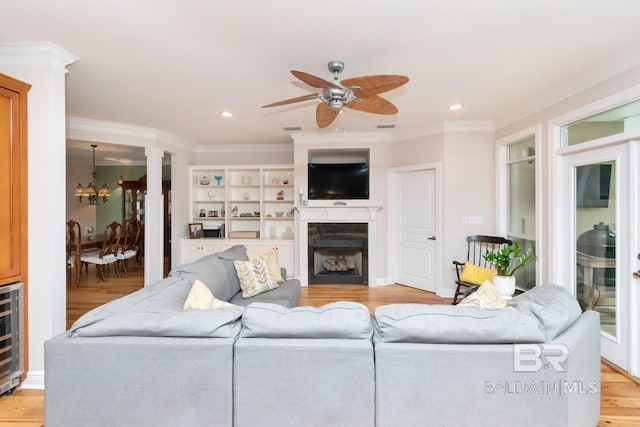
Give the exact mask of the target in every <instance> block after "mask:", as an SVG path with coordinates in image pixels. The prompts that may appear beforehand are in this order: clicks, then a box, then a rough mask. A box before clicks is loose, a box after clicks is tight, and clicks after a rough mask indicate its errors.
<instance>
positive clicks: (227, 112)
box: [220, 111, 233, 119]
mask: <svg viewBox="0 0 640 427" xmlns="http://www.w3.org/2000/svg"><path fill="white" fill-rule="evenodd" d="M220 115H221V116H222V117H224V118H225V119H228V118H229V117H233V113H232V112H231V111H221V112H220Z"/></svg>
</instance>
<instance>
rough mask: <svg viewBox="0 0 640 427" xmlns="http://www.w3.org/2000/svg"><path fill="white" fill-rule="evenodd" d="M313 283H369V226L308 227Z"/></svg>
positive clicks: (344, 224)
mask: <svg viewBox="0 0 640 427" xmlns="http://www.w3.org/2000/svg"><path fill="white" fill-rule="evenodd" d="M308 233H309V235H308V244H309V247H308V260H309V270H308V271H309V278H308V280H309V283H310V284H329V283H335V284H358V285H363V284H367V283H368V277H367V276H368V225H367V224H364V223H310V224H309V227H308Z"/></svg>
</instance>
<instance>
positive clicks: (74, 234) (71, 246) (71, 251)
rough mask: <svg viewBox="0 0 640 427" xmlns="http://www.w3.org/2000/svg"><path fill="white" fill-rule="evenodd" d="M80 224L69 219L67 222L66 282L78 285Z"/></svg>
mask: <svg viewBox="0 0 640 427" xmlns="http://www.w3.org/2000/svg"><path fill="white" fill-rule="evenodd" d="M80 230H81V229H80V223H79V222H77V221H74V220H72V219H70V220H69V221H67V281H69V282H70V281H72V278H74V277H75V283H76V284H78V283H80V267H81V265H82V264H81V261H80V239H81V237H82V235H81V232H80Z"/></svg>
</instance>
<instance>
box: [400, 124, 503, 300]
mask: <svg viewBox="0 0 640 427" xmlns="http://www.w3.org/2000/svg"><path fill="white" fill-rule="evenodd" d="M494 141H495V137H494V132H493V128H492V124H491V123H486V122H477V123H476V122H473V123H469V122H459V123H456V122H447V123H444V125H443V127H442V129H441V130H439V131H438V132H436V133H434V134H431V135H427V136H424V137H421V138H415V139H412V140H410V141H404V142H400V143H392V144H389V145H390V149H389V151H388V158H389V164H390V165H392V166H393V167H397V166H409V165H417V164H422V163H430V162H442V164H443V178H442V181H443V204H444V206H442V212H443V215H442V233H443V235H442V236H438V238H439V239H442V241H443V242H444V244H443V245H442V247H443V253H442V254H441V256H440V260H441V265H440V266H439V268H440V269H441V270H442V275H441V277H442V284H441V286H440V288H439V289H441V291H440V295H441V296H444V297H450V296H453V292H454V290H455V284H454V280H455V270H454V267H453V264H452V261H453V260H461V261H463V260H464V259H465V257H466V251H467V246H466V241H465V238H466V236H468V235H473V234H495V232H496V221H495V200H496V195H495V187H496V186H495V178H494V176H495V172H494V171H495V148H494ZM469 217H475V218H478V219H481V221H482V223H481V224H471V223H470V221H469ZM471 222H472V221H471ZM389 256H393V254H389Z"/></svg>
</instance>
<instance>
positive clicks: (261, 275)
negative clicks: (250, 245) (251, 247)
mask: <svg viewBox="0 0 640 427" xmlns="http://www.w3.org/2000/svg"><path fill="white" fill-rule="evenodd" d="M233 265H234V266H235V267H236V271H237V272H238V280H239V281H240V289H242V297H243V298H249V297H253V296H256V295H258V294H261V293H263V292H266V291H270V290H271V289H275V288H277V287H278V286H279V285H278V284H277V283H276V282H275V280H273V276H272V275H271V272H270V271H269V267H268V266H267V263H266V262H264V260H263V259H262V258H257V259H254V260H250V261H233Z"/></svg>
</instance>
